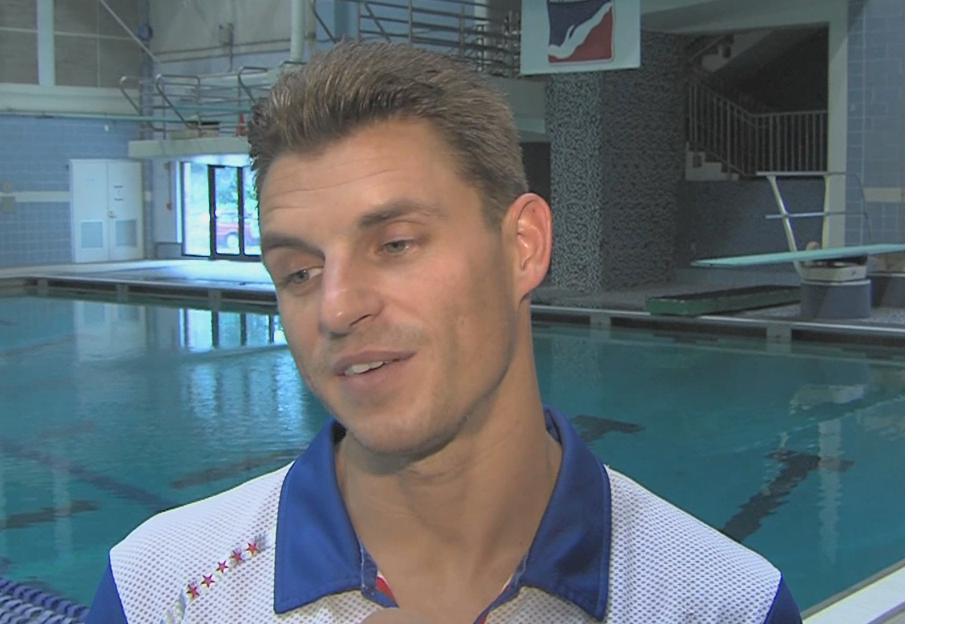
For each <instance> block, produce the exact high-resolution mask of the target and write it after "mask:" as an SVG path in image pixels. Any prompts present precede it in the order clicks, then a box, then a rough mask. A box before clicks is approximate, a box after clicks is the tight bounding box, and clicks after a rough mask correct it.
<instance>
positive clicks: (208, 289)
mask: <svg viewBox="0 0 960 624" xmlns="http://www.w3.org/2000/svg"><path fill="white" fill-rule="evenodd" d="M676 275H677V277H676V279H675V280H674V281H673V282H670V283H666V284H656V285H650V286H640V287H636V288H630V289H623V290H611V291H601V292H595V293H587V294H585V293H582V292H575V291H570V290H564V289H560V288H556V287H551V286H545V287H541V288H538V289H537V290H536V291H535V292H534V296H533V304H534V305H533V312H534V315H535V317H538V318H544V319H550V318H554V319H557V320H567V321H573V322H588V323H589V324H590V325H591V326H594V327H598V328H604V327H610V326H611V325H613V326H616V325H623V326H652V327H669V328H673V329H679V330H683V329H689V330H694V331H721V332H723V331H726V332H733V333H742V334H754V335H766V337H767V339H768V340H773V341H789V340H790V339H791V338H795V337H797V336H807V335H809V336H812V337H813V338H814V339H819V338H825V339H830V340H838V341H844V340H847V339H851V340H861V341H862V340H864V339H865V340H867V341H871V340H872V341H879V342H883V343H886V344H891V345H893V346H902V345H903V341H904V336H905V312H904V309H903V308H893V307H875V308H874V309H873V310H872V313H871V316H870V318H865V319H849V320H848V319H844V320H820V319H805V318H802V317H801V314H800V306H799V304H791V305H782V306H776V307H767V308H762V309H758V310H747V311H740V312H731V313H723V314H712V315H704V316H696V317H681V316H666V315H653V314H650V313H649V312H648V311H647V310H646V303H647V300H648V299H649V298H651V297H659V296H664V295H676V294H690V293H699V292H709V291H715V290H718V289H726V288H733V287H739V286H751V285H757V284H770V283H773V284H778V285H795V281H796V276H795V275H793V274H791V273H788V272H767V273H764V272H744V271H723V270H717V269H706V270H702V269H683V270H678V271H677V272H676ZM0 286H6V287H7V288H25V289H27V290H29V291H38V292H40V293H45V292H49V291H56V292H64V291H65V292H67V293H83V292H85V293H90V292H92V293H100V294H102V295H104V296H107V297H110V298H117V299H118V300H120V301H126V300H135V299H136V298H137V297H147V298H151V297H165V298H169V299H181V300H182V299H207V300H208V303H209V304H210V305H212V306H214V307H218V306H220V305H221V304H224V303H234V304H241V305H243V304H252V305H257V306H261V307H275V305H276V300H275V294H274V289H273V284H272V282H271V281H270V276H269V275H268V274H267V271H266V269H264V267H263V265H262V264H260V263H259V262H235V261H226V260H204V259H196V260H141V261H131V262H115V263H91V264H68V265H53V266H36V267H18V268H11V269H4V270H0Z"/></svg>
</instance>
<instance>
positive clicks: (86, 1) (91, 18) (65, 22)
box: [53, 0, 99, 35]
mask: <svg viewBox="0 0 960 624" xmlns="http://www.w3.org/2000/svg"><path fill="white" fill-rule="evenodd" d="M98 4H99V3H98V2H97V0H54V3H53V29H54V30H56V31H57V32H61V33H81V34H86V35H95V34H97V5H98Z"/></svg>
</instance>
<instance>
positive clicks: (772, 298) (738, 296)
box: [647, 286, 800, 316]
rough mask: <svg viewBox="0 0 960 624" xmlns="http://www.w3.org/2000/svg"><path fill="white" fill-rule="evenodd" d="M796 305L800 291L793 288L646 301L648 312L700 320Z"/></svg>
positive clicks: (750, 289) (760, 288) (716, 292)
mask: <svg viewBox="0 0 960 624" xmlns="http://www.w3.org/2000/svg"><path fill="white" fill-rule="evenodd" d="M799 302H800V288H798V287H796V286H749V287H746V288H732V289H729V290H714V291H711V292H699V293H690V294H685V295H665V296H663V297H651V298H649V299H647V312H650V313H651V314H671V315H674V316H700V315H703V314H716V313H717V312H737V311H740V310H752V309H755V308H768V307H771V306H778V305H786V304H790V303H799Z"/></svg>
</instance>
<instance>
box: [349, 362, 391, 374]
mask: <svg viewBox="0 0 960 624" xmlns="http://www.w3.org/2000/svg"><path fill="white" fill-rule="evenodd" d="M384 364H386V362H383V361H380V362H367V363H365V364H354V365H353V366H351V367H350V368H348V369H347V370H345V371H344V372H343V374H344V375H346V376H347V377H350V376H352V375H359V374H360V373H365V372H367V371H368V370H373V369H375V368H380V367H381V366H383V365H384Z"/></svg>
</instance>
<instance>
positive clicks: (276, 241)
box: [260, 232, 323, 258]
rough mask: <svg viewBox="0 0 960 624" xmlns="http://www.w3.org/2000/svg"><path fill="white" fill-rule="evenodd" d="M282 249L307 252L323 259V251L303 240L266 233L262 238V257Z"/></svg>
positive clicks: (286, 235)
mask: <svg viewBox="0 0 960 624" xmlns="http://www.w3.org/2000/svg"><path fill="white" fill-rule="evenodd" d="M280 247H287V248H289V249H295V250H298V251H305V252H307V253H309V254H311V255H314V256H319V257H321V258H322V257H323V251H322V250H321V249H320V248H318V247H315V246H313V245H311V244H310V243H308V242H307V241H305V240H303V239H302V238H298V237H296V236H290V235H289V234H275V233H272V232H266V233H264V234H263V236H262V237H261V238H260V255H262V256H265V255H267V252H269V251H272V250H274V249H277V248H280Z"/></svg>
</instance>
